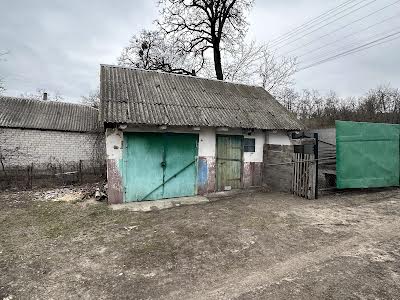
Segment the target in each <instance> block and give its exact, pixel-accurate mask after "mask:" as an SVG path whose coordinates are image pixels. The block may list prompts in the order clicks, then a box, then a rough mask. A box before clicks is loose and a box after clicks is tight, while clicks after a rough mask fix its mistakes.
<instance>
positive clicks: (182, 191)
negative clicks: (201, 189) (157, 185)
mask: <svg viewBox="0 0 400 300" xmlns="http://www.w3.org/2000/svg"><path fill="white" fill-rule="evenodd" d="M164 138H165V143H166V147H165V150H166V152H165V157H166V167H165V173H164V181H165V185H164V195H163V197H164V198H173V197H183V196H193V195H195V194H196V173H197V172H196V170H197V162H196V156H197V135H195V134H166V135H165V136H164ZM167 180H168V181H167Z"/></svg>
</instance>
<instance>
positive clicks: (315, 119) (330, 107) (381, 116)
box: [278, 85, 400, 128]
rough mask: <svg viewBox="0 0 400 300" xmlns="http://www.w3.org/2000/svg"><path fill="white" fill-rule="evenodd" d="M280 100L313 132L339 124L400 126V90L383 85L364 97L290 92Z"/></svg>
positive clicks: (284, 94)
mask: <svg viewBox="0 0 400 300" xmlns="http://www.w3.org/2000/svg"><path fill="white" fill-rule="evenodd" d="M278 100H280V102H281V103H282V104H283V105H284V106H285V107H287V108H288V109H289V110H291V111H292V112H293V113H295V114H296V115H297V116H298V118H300V119H301V120H302V121H303V122H304V124H305V125H306V126H307V127H309V128H323V127H330V126H334V124H335V120H343V121H358V122H379V123H392V124H400V90H399V89H398V88H393V87H390V86H389V85H381V86H378V87H377V88H375V89H371V90H370V91H368V92H367V93H366V94H365V95H364V96H361V97H358V98H356V97H349V98H341V97H338V95H337V94H336V93H335V92H332V91H331V92H329V93H328V94H327V95H321V94H320V93H319V92H318V91H316V90H303V91H302V92H300V93H297V92H296V91H294V90H293V89H286V90H284V91H283V93H282V94H281V95H280V96H279V97H278Z"/></svg>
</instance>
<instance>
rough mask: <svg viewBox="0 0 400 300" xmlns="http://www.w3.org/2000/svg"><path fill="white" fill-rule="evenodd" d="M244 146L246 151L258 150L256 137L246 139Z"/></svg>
mask: <svg viewBox="0 0 400 300" xmlns="http://www.w3.org/2000/svg"><path fill="white" fill-rule="evenodd" d="M243 146H244V152H256V140H255V139H244V141H243Z"/></svg>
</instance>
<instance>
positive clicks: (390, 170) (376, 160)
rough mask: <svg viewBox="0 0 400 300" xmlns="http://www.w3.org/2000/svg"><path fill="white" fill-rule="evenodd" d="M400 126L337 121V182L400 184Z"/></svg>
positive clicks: (346, 184)
mask: <svg viewBox="0 0 400 300" xmlns="http://www.w3.org/2000/svg"><path fill="white" fill-rule="evenodd" d="M399 142H400V126H399V125H392V124H377V123H357V122H345V121H336V185H337V188H339V189H344V188H369V187H388V186H399V172H400V170H399V169H400V164H399V160H400V151H399Z"/></svg>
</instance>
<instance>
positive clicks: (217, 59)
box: [213, 43, 224, 80]
mask: <svg viewBox="0 0 400 300" xmlns="http://www.w3.org/2000/svg"><path fill="white" fill-rule="evenodd" d="M213 49H214V67H215V74H216V75H217V79H219V80H224V74H223V73H222V63H221V50H220V49H219V43H215V44H214V47H213Z"/></svg>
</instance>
